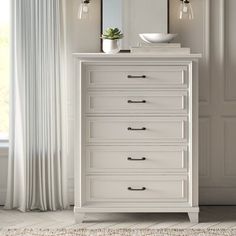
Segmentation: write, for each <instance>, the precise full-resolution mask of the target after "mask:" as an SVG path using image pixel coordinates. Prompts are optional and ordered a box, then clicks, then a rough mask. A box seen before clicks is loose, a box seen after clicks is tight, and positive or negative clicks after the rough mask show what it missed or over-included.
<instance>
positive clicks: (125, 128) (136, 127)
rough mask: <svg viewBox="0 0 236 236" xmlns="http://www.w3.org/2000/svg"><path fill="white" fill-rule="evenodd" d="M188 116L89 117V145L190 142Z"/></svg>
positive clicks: (87, 134) (87, 133)
mask: <svg viewBox="0 0 236 236" xmlns="http://www.w3.org/2000/svg"><path fill="white" fill-rule="evenodd" d="M187 120H188V119H187V117H175V118H171V117H162V118H160V117H159V118H148V117H116V118H111V117H109V118H107V117H87V124H86V127H87V129H86V136H87V137H86V138H87V143H112V142H120V143H127V142H129V143H135V142H141V143H144V142H168V143H169V142H187V128H188V122H187Z"/></svg>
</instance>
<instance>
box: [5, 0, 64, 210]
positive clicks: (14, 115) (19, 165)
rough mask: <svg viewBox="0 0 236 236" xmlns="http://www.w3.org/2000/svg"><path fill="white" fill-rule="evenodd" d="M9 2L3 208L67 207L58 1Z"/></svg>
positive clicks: (60, 32)
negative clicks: (8, 117) (7, 136)
mask: <svg viewBox="0 0 236 236" xmlns="http://www.w3.org/2000/svg"><path fill="white" fill-rule="evenodd" d="M11 1H12V13H13V14H12V45H13V50H12V58H13V66H12V72H13V73H12V81H11V82H12V83H11V89H12V94H11V112H10V115H11V121H10V129H11V132H10V151H9V167H8V168H9V173H8V189H7V198H6V199H7V200H6V204H5V208H6V209H12V208H18V209H19V210H21V211H29V210H34V209H38V210H42V211H46V210H57V209H64V208H66V207H67V206H68V200H67V183H66V176H67V174H66V168H67V167H66V159H67V119H66V113H67V112H66V82H65V76H64V75H65V61H64V55H65V50H64V45H65V42H64V35H63V32H64V30H63V28H64V26H65V24H64V21H63V4H64V2H63V0H11Z"/></svg>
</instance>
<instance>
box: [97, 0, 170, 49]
mask: <svg viewBox="0 0 236 236" xmlns="http://www.w3.org/2000/svg"><path fill="white" fill-rule="evenodd" d="M167 10H168V12H167V33H170V0H167ZM102 34H103V0H101V25H100V35H102ZM100 50H101V52H103V51H102V39H101V43H100ZM120 52H123V53H128V52H130V50H124V49H123V50H120Z"/></svg>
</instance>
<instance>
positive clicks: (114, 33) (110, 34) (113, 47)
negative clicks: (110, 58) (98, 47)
mask: <svg viewBox="0 0 236 236" xmlns="http://www.w3.org/2000/svg"><path fill="white" fill-rule="evenodd" d="M122 38H123V34H122V33H121V31H120V30H119V29H118V28H108V29H106V30H105V32H104V33H103V34H102V40H103V43H102V49H103V52H105V53H109V54H115V53H118V52H119V51H120V46H119V40H120V39H122Z"/></svg>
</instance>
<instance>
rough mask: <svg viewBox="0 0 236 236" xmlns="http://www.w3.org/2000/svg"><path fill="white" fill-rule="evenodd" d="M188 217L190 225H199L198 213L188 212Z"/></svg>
mask: <svg viewBox="0 0 236 236" xmlns="http://www.w3.org/2000/svg"><path fill="white" fill-rule="evenodd" d="M188 217H189V220H190V222H191V223H199V213H198V212H189V213H188Z"/></svg>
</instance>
